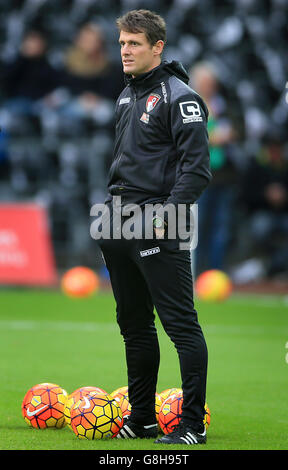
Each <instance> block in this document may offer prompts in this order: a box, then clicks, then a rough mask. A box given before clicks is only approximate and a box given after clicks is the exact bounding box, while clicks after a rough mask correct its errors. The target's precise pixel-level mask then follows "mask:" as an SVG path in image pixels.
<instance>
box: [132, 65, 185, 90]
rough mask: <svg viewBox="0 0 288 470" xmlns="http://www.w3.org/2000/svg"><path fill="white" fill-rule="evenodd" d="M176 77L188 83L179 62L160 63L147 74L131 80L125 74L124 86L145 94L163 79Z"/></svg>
mask: <svg viewBox="0 0 288 470" xmlns="http://www.w3.org/2000/svg"><path fill="white" fill-rule="evenodd" d="M167 75H168V76H171V75H176V76H177V77H178V78H180V80H182V81H183V82H185V83H188V81H189V77H188V74H187V72H186V70H185V69H184V67H183V66H182V64H181V63H180V62H176V61H172V62H166V61H163V62H161V64H160V65H158V66H157V67H155V68H154V69H152V70H150V71H149V72H146V73H143V74H141V75H138V76H137V77H135V78H133V77H132V75H128V74H125V75H124V80H125V83H126V85H128V86H132V87H133V88H134V89H135V90H136V91H139V92H142V91H143V92H147V91H148V90H149V89H151V88H153V87H154V86H155V85H157V84H159V82H161V81H162V80H163V79H164V78H165V77H167Z"/></svg>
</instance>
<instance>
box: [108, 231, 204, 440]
mask: <svg viewBox="0 0 288 470" xmlns="http://www.w3.org/2000/svg"><path fill="white" fill-rule="evenodd" d="M99 245H100V248H101V250H102V253H103V255H104V259H105V262H106V266H107V269H108V271H109V273H110V279H111V284H112V289H113V293H114V296H115V300H116V311H117V322H118V324H119V326H120V331H121V334H122V335H123V338H124V342H125V350H126V361H127V373H128V392H129V402H130V403H131V406H132V412H131V418H133V421H135V422H138V423H139V424H151V423H153V422H155V392H156V383H157V374H158V368H159V361H160V352H159V344H158V338H157V331H156V328H155V324H154V319H155V317H154V307H155V309H156V311H157V313H158V315H159V318H160V320H161V323H162V325H163V327H164V330H165V331H166V333H167V334H168V336H169V337H170V339H171V340H172V341H173V343H174V345H175V347H176V350H177V353H178V357H179V362H180V371H181V378H182V389H183V406H182V419H183V420H185V421H187V422H189V423H191V424H192V425H193V426H194V428H198V427H199V430H200V431H202V428H203V425H202V423H203V418H204V405H205V394H206V376H207V347H206V342H205V339H204V336H203V333H202V330H201V327H200V325H199V323H198V318H197V312H196V310H195V308H194V303H193V284H192V275H191V261H190V252H189V250H180V249H179V242H178V241H177V240H175V239H174V240H168V239H161V240H159V239H154V240H145V239H141V240H137V239H132V240H125V239H121V240H115V239H114V240H101V241H100V243H99ZM151 248H156V249H155V250H152V251H149V250H150V249H151ZM162 360H165V356H163V359H162ZM196 430H197V429H196Z"/></svg>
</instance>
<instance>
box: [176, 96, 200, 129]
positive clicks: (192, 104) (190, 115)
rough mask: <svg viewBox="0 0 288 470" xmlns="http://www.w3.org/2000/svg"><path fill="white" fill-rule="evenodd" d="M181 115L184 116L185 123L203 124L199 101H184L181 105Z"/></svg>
mask: <svg viewBox="0 0 288 470" xmlns="http://www.w3.org/2000/svg"><path fill="white" fill-rule="evenodd" d="M179 106H180V111H181V115H182V116H183V118H184V119H183V123H184V124H186V123H188V122H201V121H203V118H202V116H201V109H200V106H199V104H198V103H197V101H183V102H182V103H179Z"/></svg>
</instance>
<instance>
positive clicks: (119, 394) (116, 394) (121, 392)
mask: <svg viewBox="0 0 288 470" xmlns="http://www.w3.org/2000/svg"><path fill="white" fill-rule="evenodd" d="M109 395H110V396H111V397H112V398H114V400H116V401H117V402H118V403H119V402H120V400H121V398H123V397H124V396H125V395H128V386H127V385H125V386H123V387H119V388H116V390H113V392H111V393H110V394H109Z"/></svg>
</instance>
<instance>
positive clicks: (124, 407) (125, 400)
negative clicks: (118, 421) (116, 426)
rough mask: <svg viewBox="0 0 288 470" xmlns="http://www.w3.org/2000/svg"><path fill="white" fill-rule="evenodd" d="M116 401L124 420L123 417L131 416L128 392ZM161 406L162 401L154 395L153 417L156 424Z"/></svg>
mask: <svg viewBox="0 0 288 470" xmlns="http://www.w3.org/2000/svg"><path fill="white" fill-rule="evenodd" d="M114 399H115V398H114ZM117 401H118V403H119V406H120V408H121V411H122V415H123V418H125V416H129V415H130V414H131V404H130V402H129V396H128V392H127V393H125V394H124V395H123V396H122V397H121V398H120V399H117ZM161 405H162V399H161V397H160V395H159V394H158V393H156V394H155V415H156V419H157V422H158V415H159V411H160V407H161Z"/></svg>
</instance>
